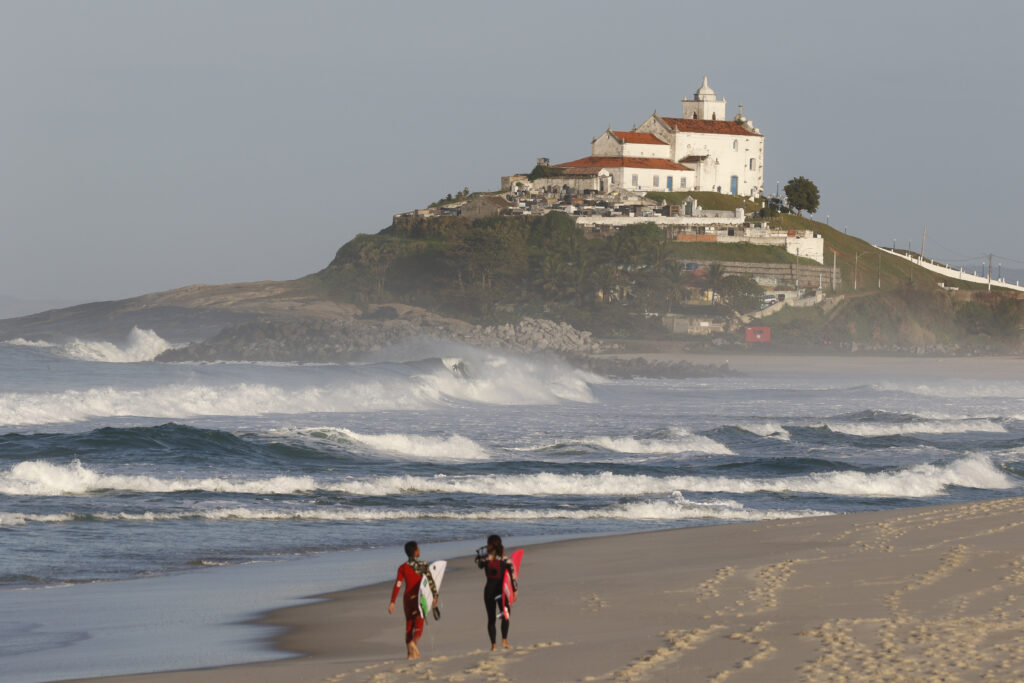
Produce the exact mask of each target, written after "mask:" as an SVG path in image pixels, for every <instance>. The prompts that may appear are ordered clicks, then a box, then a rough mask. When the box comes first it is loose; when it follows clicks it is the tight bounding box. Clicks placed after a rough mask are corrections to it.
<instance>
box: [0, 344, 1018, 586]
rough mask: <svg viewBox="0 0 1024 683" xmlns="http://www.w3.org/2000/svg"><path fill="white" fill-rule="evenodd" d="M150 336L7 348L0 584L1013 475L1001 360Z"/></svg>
mask: <svg viewBox="0 0 1024 683" xmlns="http://www.w3.org/2000/svg"><path fill="white" fill-rule="evenodd" d="M167 347H168V345H167V343H166V342H164V340H162V339H160V338H159V337H158V336H157V335H155V334H154V333H153V332H151V331H146V330H138V329H137V330H134V331H133V332H132V333H131V335H130V336H129V337H128V338H127V339H125V340H118V341H115V342H95V341H93V342H83V341H80V340H73V341H71V342H68V343H66V344H43V343H38V342H33V341H26V340H14V341H13V342H7V343H4V344H0V372H2V373H3V380H4V381H3V383H2V385H0V533H4V535H5V539H4V540H5V550H7V551H8V552H5V554H4V556H3V557H2V558H0V584H2V585H6V586H9V587H27V586H45V585H53V584H62V583H67V582H72V583H74V582H90V581H97V580H109V579H124V578H131V577H137V576H144V575H152V574H154V573H156V574H161V573H168V572H171V573H173V572H180V571H190V570H192V569H194V568H196V567H201V566H207V565H209V564H211V563H212V564H225V563H227V564H231V563H244V562H250V561H253V560H263V559H273V558H277V557H288V556H294V555H302V554H306V553H315V552H321V551H325V550H335V549H346V548H370V547H382V546H391V545H400V544H401V543H402V542H404V540H405V539H406V538H407V537H416V538H419V539H420V540H422V541H424V542H426V541H442V540H454V539H464V538H475V537H480V536H484V535H486V534H487V533H490V532H492V531H494V530H500V531H502V532H503V533H505V534H508V535H510V536H515V535H517V534H518V535H522V534H534V535H535V534H538V533H541V534H554V535H558V534H575V533H594V532H626V531H635V530H641V529H653V528H665V527H673V526H685V525H693V524H711V523H722V522H732V521H744V520H757V519H785V518H792V517H800V516H809V515H821V514H835V513H842V512H853V511H857V510H865V509H878V508H880V507H899V506H906V505H919V504H928V503H945V502H956V501H963V500H973V499H977V498H988V497H993V496H1003V495H1018V494H1020V493H1021V487H1022V485H1024V479H1022V477H1024V463H1022V460H1024V421H1022V420H1021V419H1020V417H1019V416H1021V415H1022V414H1024V383H1021V382H1018V381H1015V380H1001V379H991V380H983V381H978V380H973V379H972V380H962V379H954V380H952V381H950V380H948V379H947V378H935V380H934V381H932V380H930V379H926V380H924V381H923V380H922V377H921V376H920V375H918V376H915V377H910V378H907V379H905V380H901V379H900V378H899V377H894V376H891V375H890V376H887V377H886V379H885V380H884V381H875V382H872V381H870V378H867V379H868V381H865V379H866V378H865V377H864V376H863V373H859V372H857V373H850V374H848V375H843V374H842V373H824V374H822V373H820V372H819V373H806V374H799V373H790V374H780V373H774V374H773V373H761V374H755V375H752V376H750V377H739V378H737V377H731V378H726V379H719V380H709V379H701V380H629V381H610V380H607V379H604V378H600V377H596V376H593V375H589V374H587V373H583V372H580V371H577V370H574V369H573V368H571V367H569V366H568V365H566V364H565V363H563V362H561V361H558V360H557V359H553V358H544V357H519V356H513V355H504V354H497V353H488V352H483V351H479V350H474V349H468V348H465V347H454V346H451V347H443V346H442V347H438V346H437V345H436V344H434V345H432V346H430V347H429V348H424V347H419V348H416V347H414V346H407V347H406V348H404V349H392V350H390V351H387V352H383V353H382V354H380V357H379V358H378V359H377V361H376V362H372V363H364V364H357V365H298V364H293V365H289V364H250V363H209V364H160V363H154V362H152V361H151V358H153V357H155V355H156V354H158V353H159V352H160V350H162V349H165V348H167ZM424 353H431V354H434V355H429V356H427V355H423V354H424ZM954 389H958V390H954ZM126 548H130V549H131V550H130V552H128V551H126V550H125V549H126ZM55 557H56V558H58V559H57V560H56V561H55V560H54V558H55Z"/></svg>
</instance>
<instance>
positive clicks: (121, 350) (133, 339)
mask: <svg viewBox="0 0 1024 683" xmlns="http://www.w3.org/2000/svg"><path fill="white" fill-rule="evenodd" d="M170 348H171V344H170V343H169V342H167V341H166V340H164V339H163V338H162V337H160V335H158V334H157V333H156V332H154V331H153V330H141V329H139V328H138V327H133V328H132V331H131V332H129V333H128V340H127V342H126V343H125V345H124V346H117V345H115V344H113V343H111V342H108V341H83V340H81V339H75V340H73V341H70V342H68V343H67V344H65V345H64V346H62V347H61V348H60V350H59V352H58V353H59V354H60V355H62V356H65V357H66V358H71V359H74V360H85V361H93V362H96V363H144V362H146V361H151V360H153V359H154V358H156V357H157V356H159V355H160V354H161V353H163V352H164V351H166V350H168V349H170Z"/></svg>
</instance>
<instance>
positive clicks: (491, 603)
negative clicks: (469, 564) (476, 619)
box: [476, 556, 516, 645]
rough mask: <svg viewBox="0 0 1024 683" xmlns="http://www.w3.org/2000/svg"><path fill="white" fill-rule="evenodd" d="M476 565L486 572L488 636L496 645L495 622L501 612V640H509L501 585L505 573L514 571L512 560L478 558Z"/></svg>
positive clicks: (505, 558) (513, 585) (514, 584)
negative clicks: (502, 603)
mask: <svg viewBox="0 0 1024 683" xmlns="http://www.w3.org/2000/svg"><path fill="white" fill-rule="evenodd" d="M476 564H477V566H478V567H480V568H481V569H483V570H484V574H485V575H486V576H487V583H486V584H484V608H485V609H486V610H487V635H488V636H489V637H490V639H491V645H494V643H495V641H496V640H497V636H498V629H497V628H496V627H495V625H494V620H495V619H496V618H497V616H498V613H499V612H501V638H502V640H508V619H506V618H505V613H504V612H503V611H502V610H501V585H502V582H503V581H504V579H505V572H506V571H512V560H510V559H508V558H507V557H505V556H502V557H499V558H497V559H493V560H492V559H490V558H486V557H478V558H477V560H476ZM512 587H513V590H514V589H515V588H516V582H515V579H513V580H512ZM510 611H511V608H510Z"/></svg>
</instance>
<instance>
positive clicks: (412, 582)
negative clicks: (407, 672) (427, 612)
mask: <svg viewBox="0 0 1024 683" xmlns="http://www.w3.org/2000/svg"><path fill="white" fill-rule="evenodd" d="M405 554H406V556H407V557H408V560H406V561H405V562H403V563H402V564H401V566H399V567H398V577H397V578H396V579H395V588H394V590H392V591H391V602H390V603H389V604H388V614H394V612H395V598H397V597H398V591H399V590H400V589H401V588H402V582H403V581H404V582H405V594H404V595H403V596H402V606H403V607H404V608H405V648H406V650H408V653H409V659H419V658H420V648H419V647H418V646H417V645H416V641H418V640H419V639H420V636H421V635H423V616H422V615H421V614H420V608H419V605H418V604H417V599H418V596H419V590H420V581H422V580H423V575H424V574H426V573H428V572H429V569H428V566H427V563H426V562H423V561H422V560H420V559H419V556H420V546H419V544H418V543H416V541H409V542H408V543H406V544H405ZM435 594H436V593H435Z"/></svg>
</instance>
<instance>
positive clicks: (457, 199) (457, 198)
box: [430, 187, 480, 208]
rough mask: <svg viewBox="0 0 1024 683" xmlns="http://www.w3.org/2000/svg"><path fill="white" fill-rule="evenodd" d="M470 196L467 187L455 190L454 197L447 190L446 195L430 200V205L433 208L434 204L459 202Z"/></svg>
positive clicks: (441, 204)
mask: <svg viewBox="0 0 1024 683" xmlns="http://www.w3.org/2000/svg"><path fill="white" fill-rule="evenodd" d="M473 194H474V195H477V194H480V193H479V192H474V193H473ZM470 196H471V195H470V192H469V188H468V187H464V188H462V189H461V190H459V191H458V192H456V193H455V196H454V197H453V196H452V193H451V192H449V193H448V196H447V197H443V198H441V199H438V200H437V201H436V202H432V203H431V204H430V206H431V207H432V208H433V207H436V206H444V205H445V204H454V203H455V202H461V201H462V200H463V199H468V198H469V197H470Z"/></svg>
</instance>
